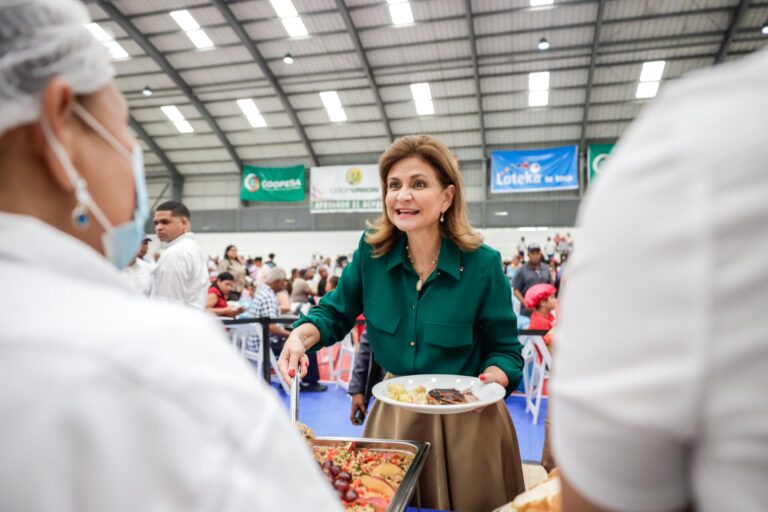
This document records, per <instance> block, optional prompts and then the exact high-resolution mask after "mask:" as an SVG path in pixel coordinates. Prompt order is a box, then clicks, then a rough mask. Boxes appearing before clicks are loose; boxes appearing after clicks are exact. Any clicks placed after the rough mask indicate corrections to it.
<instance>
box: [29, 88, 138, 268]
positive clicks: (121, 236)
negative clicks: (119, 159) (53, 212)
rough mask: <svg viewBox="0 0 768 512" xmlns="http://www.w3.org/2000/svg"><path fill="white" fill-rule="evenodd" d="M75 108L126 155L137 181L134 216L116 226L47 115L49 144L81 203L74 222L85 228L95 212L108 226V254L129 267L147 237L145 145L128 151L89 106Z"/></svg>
mask: <svg viewBox="0 0 768 512" xmlns="http://www.w3.org/2000/svg"><path fill="white" fill-rule="evenodd" d="M73 111H74V112H75V114H77V116H78V117H79V118H80V119H82V120H83V122H84V123H85V124H87V125H88V126H90V127H91V128H92V129H93V131H95V132H96V133H98V134H99V135H100V136H101V138H103V139H104V140H105V141H106V142H107V143H108V144H109V145H110V146H112V147H113V148H114V149H115V151H117V152H118V153H120V154H121V155H122V156H123V158H125V159H126V160H128V162H130V163H131V168H132V169H133V181H134V185H135V189H136V208H135V209H134V212H133V220H130V221H128V222H125V223H123V224H120V225H119V226H113V225H112V223H111V222H110V221H109V219H108V218H107V216H106V215H104V212H103V211H102V209H101V208H100V207H99V205H97V204H96V202H95V201H94V200H93V197H91V194H90V193H89V192H88V187H87V184H86V182H85V180H84V179H83V178H82V177H81V176H80V175H79V173H78V172H77V170H76V169H75V167H74V165H72V161H71V160H70V158H69V155H67V152H66V151H64V148H63V147H62V145H61V143H60V142H59V141H58V140H57V139H56V137H55V136H54V135H53V132H52V131H51V128H50V126H49V124H48V121H47V119H45V118H44V117H43V120H42V123H41V124H42V128H43V133H44V134H45V138H46V140H47V141H48V144H49V145H50V146H51V149H53V152H54V153H55V154H56V157H57V158H58V160H59V162H60V163H61V166H62V167H63V168H64V172H65V173H66V174H67V177H68V178H69V180H70V182H71V183H72V185H73V186H74V187H75V197H76V198H77V206H76V207H75V209H74V211H73V212H72V222H73V223H74V224H75V226H77V227H78V228H80V229H85V228H86V227H87V226H88V223H89V213H92V214H93V216H94V217H95V218H96V220H97V222H98V223H99V224H100V225H101V227H103V228H104V234H103V235H102V236H101V243H102V246H103V247H104V254H105V255H106V257H107V258H108V259H109V260H110V261H111V262H112V263H113V264H114V265H115V266H116V267H117V268H118V269H120V270H122V269H124V268H126V267H127V266H128V264H129V263H130V262H131V260H133V258H134V256H135V255H136V252H137V251H138V249H139V245H141V240H142V239H143V238H144V225H145V223H146V222H147V218H148V217H149V199H148V196H147V183H146V181H145V180H144V160H143V157H142V151H141V146H139V145H138V144H136V145H134V146H133V149H132V151H128V150H127V149H126V148H125V146H123V145H122V144H121V143H120V141H118V140H117V139H116V138H115V136H114V135H112V134H111V133H109V131H107V129H106V128H104V127H103V126H102V125H101V123H99V122H98V121H97V120H96V119H95V118H94V117H93V116H92V115H91V114H90V113H89V112H88V111H87V110H85V109H84V108H83V107H81V106H80V105H78V104H77V103H75V104H74V107H73Z"/></svg>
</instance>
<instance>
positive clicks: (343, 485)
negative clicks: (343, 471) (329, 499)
mask: <svg viewBox="0 0 768 512" xmlns="http://www.w3.org/2000/svg"><path fill="white" fill-rule="evenodd" d="M333 486H334V487H335V488H336V490H337V491H343V492H347V490H348V489H349V482H347V481H346V480H336V482H334V484H333Z"/></svg>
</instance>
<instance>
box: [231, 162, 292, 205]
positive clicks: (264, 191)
mask: <svg viewBox="0 0 768 512" xmlns="http://www.w3.org/2000/svg"><path fill="white" fill-rule="evenodd" d="M241 185H242V186H241V187H240V199H242V200H244V201H261V202H278V201H280V202H301V201H304V166H303V165H296V166H294V167H254V166H252V165H244V166H243V181H242V183H241Z"/></svg>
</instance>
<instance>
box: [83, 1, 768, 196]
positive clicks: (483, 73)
mask: <svg viewBox="0 0 768 512" xmlns="http://www.w3.org/2000/svg"><path fill="white" fill-rule="evenodd" d="M293 1H294V5H295V6H296V9H297V11H298V13H299V15H300V16H301V17H302V20H303V22H304V24H305V26H306V27H307V29H308V31H309V36H308V37H304V38H290V37H288V35H287V33H286V30H285V27H284V26H283V24H282V22H281V21H280V19H279V18H278V17H277V16H276V14H275V12H274V10H273V8H272V6H271V5H270V3H269V1H268V0H227V2H226V3H227V5H228V7H229V9H231V11H232V12H233V13H234V15H235V17H236V18H237V19H238V20H240V24H241V26H242V27H243V29H244V30H245V32H246V33H247V35H248V37H249V38H250V39H251V43H252V44H253V45H254V47H255V48H256V51H257V52H259V54H260V55H261V57H262V58H263V59H264V61H265V62H266V63H267V65H268V66H269V69H270V71H271V73H272V74H274V76H275V78H276V80H277V82H278V83H279V85H280V90H277V89H275V88H274V87H273V86H272V85H271V83H270V81H269V80H268V79H267V77H265V76H264V75H263V74H262V73H261V71H260V68H259V66H258V65H257V64H256V62H254V60H253V57H252V55H251V53H250V51H249V50H248V49H247V48H246V47H245V46H244V45H243V43H242V41H241V40H240V39H239V37H238V36H237V33H236V31H235V30H233V27H230V26H228V25H227V23H226V22H225V19H226V18H225V16H224V15H223V13H222V12H221V11H220V10H219V9H218V8H217V7H216V6H215V5H214V4H213V3H212V2H210V1H209V0H117V1H115V2H113V5H114V6H115V7H116V8H117V9H118V10H119V11H120V12H121V13H122V14H123V15H124V18H125V19H123V20H117V19H115V20H111V19H110V18H109V16H108V15H107V14H106V12H105V11H104V10H103V9H101V8H100V7H99V6H98V5H97V4H95V3H89V4H88V5H87V7H88V9H89V11H90V13H91V15H92V16H93V17H94V19H95V20H97V21H99V23H100V24H101V25H102V26H103V27H104V28H105V29H107V30H108V31H110V32H111V33H113V34H114V35H115V36H116V38H117V40H118V41H119V42H120V44H121V45H123V47H124V48H125V49H126V50H127V51H128V53H129V54H130V55H131V57H132V58H131V59H129V60H126V61H119V62H115V68H116V70H117V73H118V74H117V84H118V86H119V87H120V88H121V90H122V91H123V92H124V93H125V94H126V96H127V98H128V101H129V105H130V106H131V108H132V115H133V117H134V119H135V120H136V121H137V122H139V123H140V124H141V125H142V126H143V127H144V129H145V130H146V132H147V133H148V134H149V135H150V136H152V137H154V138H155V139H156V142H157V143H158V145H159V147H160V148H161V149H162V150H163V151H165V152H166V156H167V157H168V158H170V159H171V161H172V162H174V164H175V165H176V166H177V168H178V169H179V171H180V172H181V173H183V174H218V173H237V172H238V169H237V166H236V165H234V163H233V162H232V158H231V155H230V154H229V153H228V151H227V149H226V147H225V143H226V144H229V145H230V146H231V147H232V148H234V150H235V151H236V152H237V155H238V157H239V158H240V159H241V160H244V161H253V162H262V163H263V162H272V163H274V162H282V163H308V146H307V145H306V144H305V143H304V142H303V141H302V136H301V134H300V130H299V128H301V129H303V131H304V133H306V137H307V141H308V144H309V147H311V149H312V150H313V151H314V153H315V154H317V155H318V156H319V160H320V161H319V163H320V164H324V163H345V162H346V161H347V160H345V158H348V159H350V161H355V162H358V161H359V160H355V159H360V158H364V159H366V160H367V161H375V159H376V156H377V155H378V154H379V153H380V152H381V151H382V149H383V148H384V147H385V146H386V145H387V142H388V140H387V137H386V133H387V132H386V126H387V125H388V126H389V128H390V129H391V130H392V132H393V133H394V134H395V135H396V136H397V135H402V134H407V133H415V132H431V133H433V134H436V135H437V136H438V137H440V138H441V139H442V140H443V141H444V142H446V144H448V145H449V147H451V148H452V149H454V148H455V152H456V154H457V155H459V158H460V159H462V160H464V161H465V162H467V168H468V169H469V168H473V169H474V167H472V166H473V165H475V166H477V165H479V164H475V163H470V162H475V161H478V160H480V159H481V158H482V157H483V154H482V139H483V133H482V127H481V115H480V112H478V107H477V100H476V98H477V94H478V91H477V90H476V88H475V81H474V68H473V65H472V64H473V62H472V51H471V50H472V48H471V42H470V40H469V36H468V34H469V30H468V23H469V21H468V17H467V13H466V12H465V2H464V0H412V1H411V6H412V9H413V13H414V17H415V23H414V24H412V25H409V26H401V27H395V26H393V25H392V23H391V20H390V17H389V9H388V7H387V3H386V1H385V0H345V3H346V5H347V7H348V9H349V12H350V15H351V19H352V23H353V25H354V29H355V30H356V31H357V34H358V36H359V38H360V41H361V44H362V51H363V52H364V54H365V56H366V59H367V63H368V64H369V65H370V70H371V73H372V76H373V81H371V80H370V79H369V77H368V76H367V74H366V70H365V63H364V62H363V61H362V60H361V59H360V58H359V56H358V54H357V51H356V48H355V41H354V38H353V37H352V35H351V34H350V33H349V31H348V29H347V26H346V24H345V22H344V18H343V16H341V14H340V13H338V12H337V11H336V7H337V4H336V1H335V0H293ZM737 4H738V2H737V1H735V0H665V1H662V0H610V1H607V2H606V6H605V15H604V22H603V28H602V32H601V34H600V40H599V45H598V48H597V59H596V61H595V63H594V64H595V68H594V80H593V82H594V85H593V89H592V94H591V105H590V108H589V109H588V110H589V118H588V123H587V130H586V133H585V134H584V136H585V137H586V139H587V141H590V140H600V141H605V140H614V139H616V138H617V137H619V136H620V135H621V133H622V132H623V130H624V129H625V128H626V126H627V125H628V123H629V121H630V120H631V119H633V118H634V117H636V116H637V114H638V112H639V111H640V110H641V109H642V108H643V107H644V106H645V105H646V104H647V102H646V101H638V100H636V99H635V97H634V94H635V89H636V87H637V80H638V78H639V74H640V68H641V65H642V62H644V61H646V60H656V59H663V60H666V61H667V65H666V67H665V70H664V75H663V78H662V88H663V87H664V85H665V84H666V83H668V82H670V81H673V80H674V79H676V78H678V77H680V76H682V75H683V74H685V73H687V72H689V71H691V70H695V69H700V68H704V67H708V66H711V65H712V64H713V62H714V58H715V55H716V53H717V51H718V50H719V48H720V45H721V44H722V41H723V39H724V36H725V32H726V30H727V29H728V27H729V25H730V23H731V20H732V17H733V14H734V9H735V7H736V6H737ZM471 5H472V12H473V17H474V29H475V32H476V40H475V44H476V46H477V54H478V55H477V57H478V71H479V80H480V89H481V92H482V95H481V96H482V102H481V104H482V109H483V115H482V121H483V123H484V127H485V135H484V136H485V139H486V143H487V146H488V148H489V150H490V149H492V148H504V147H520V146H521V145H526V144H544V145H556V144H558V143H563V142H568V143H573V142H574V141H578V140H579V139H580V138H581V137H582V133H581V120H582V116H583V113H584V105H583V102H584V99H585V97H586V87H587V81H588V75H589V69H590V64H591V59H590V55H591V50H592V43H593V36H594V29H595V21H596V19H595V17H596V14H597V6H598V2H597V1H596V0H595V1H585V0H556V2H555V6H554V7H552V8H531V7H530V5H529V0H472V2H471ZM176 9H189V10H190V12H191V13H192V15H193V16H194V17H195V19H196V20H197V21H198V22H199V23H200V24H201V26H202V27H203V29H204V30H206V32H207V33H208V35H209V37H210V38H211V39H212V40H213V42H214V43H215V45H216V47H215V48H214V49H212V50H208V51H201V50H197V49H195V48H194V46H193V45H192V43H191V42H190V40H189V38H188V37H187V36H186V34H184V33H183V32H182V31H181V30H179V27H178V26H177V25H176V23H175V22H174V21H173V19H172V18H171V17H170V15H169V12H170V11H172V10H176ZM126 20H127V22H129V23H131V24H133V25H134V26H135V27H136V29H137V30H138V31H139V32H140V33H142V34H143V35H144V36H145V37H146V38H147V40H148V41H149V43H150V44H152V45H154V47H155V48H157V50H158V51H159V52H161V53H164V54H165V58H166V59H167V60H168V62H169V63H170V65H171V66H172V67H173V68H174V69H175V70H176V71H177V72H178V74H179V75H180V76H181V78H182V79H183V80H184V81H185V82H186V83H187V84H188V85H189V87H190V88H191V91H192V93H193V95H194V98H191V97H190V96H188V95H187V94H185V93H184V92H183V91H182V90H180V89H179V88H178V87H177V84H176V82H174V81H173V80H172V79H171V78H170V77H169V76H167V75H166V74H165V73H164V72H163V71H162V69H161V67H160V66H159V65H158V63H156V62H154V61H153V59H152V58H151V57H149V56H148V55H145V54H144V51H143V50H142V47H141V45H139V44H138V42H137V41H133V40H132V39H131V38H130V37H128V35H127V33H126V32H125V31H124V30H123V29H121V27H120V24H119V23H118V22H121V23H124V22H126ZM766 20H768V2H766V1H764V0H755V1H753V2H752V6H751V7H750V8H749V9H748V10H747V12H746V15H745V16H744V18H743V20H742V22H741V24H740V26H739V27H738V30H737V31H736V32H735V35H734V38H733V43H732V44H731V45H730V48H729V55H728V56H727V60H730V59H732V58H738V57H740V56H741V55H744V54H747V53H749V52H752V51H754V50H756V49H759V48H762V47H764V46H765V45H766V42H768V38H766V37H764V36H761V35H760V33H759V27H760V25H762V23H764V22H765V21H766ZM542 37H546V38H547V39H548V40H549V42H550V44H551V47H550V49H549V50H547V51H545V52H542V51H539V50H537V48H536V45H537V43H538V41H539V39H540V38H542ZM287 53H291V55H292V56H293V57H294V59H295V61H294V63H293V64H290V65H289V64H285V63H284V62H283V60H282V59H283V57H284V56H285V55H286V54H287ZM534 71H550V73H551V74H550V87H551V90H550V95H549V99H550V102H549V105H548V106H547V107H545V108H536V109H531V108H529V107H528V93H527V88H528V73H531V72H534ZM422 81H426V82H429V83H430V88H431V91H432V96H433V102H434V106H435V115H434V116H427V117H419V116H417V115H416V110H415V105H414V103H413V98H412V97H411V91H410V87H409V85H410V84H411V83H416V82H422ZM146 86H149V87H150V88H151V89H153V90H154V91H155V94H154V95H153V96H149V97H147V96H144V95H142V90H143V89H144V87H146ZM324 90H338V92H339V96H340V98H341V101H342V105H343V106H344V108H345V111H346V113H347V116H348V121H347V122H346V123H331V122H330V121H329V119H328V115H327V113H326V112H325V110H324V108H323V107H322V104H321V102H320V99H319V97H318V94H317V93H318V92H320V91H324ZM376 91H378V94H379V95H380V97H381V99H382V102H383V108H384V113H385V118H382V115H381V112H380V107H379V105H378V104H377V102H378V100H377V94H376ZM281 95H284V96H283V98H282V99H281ZM240 98H253V99H254V101H255V102H256V104H257V106H258V107H259V109H260V111H261V112H262V114H263V115H264V117H265V119H266V120H267V122H268V127H267V128H259V129H254V128H251V127H250V125H249V124H248V122H247V120H246V119H245V117H244V116H243V114H242V113H241V112H240V111H239V109H238V108H237V105H236V104H235V101H236V100H237V99H240ZM198 100H199V101H201V102H202V104H203V105H204V109H205V110H206V112H205V114H206V115H207V114H210V116H211V120H206V119H205V116H204V115H203V114H204V112H200V111H198V109H196V108H195V107H194V106H193V103H194V102H195V101H198ZM284 101H287V102H288V105H289V106H290V108H291V109H292V110H293V111H294V112H295V115H296V116H297V118H298V120H299V123H301V126H300V127H299V126H295V125H293V123H292V122H291V116H290V115H289V112H287V111H286V109H285V106H284ZM165 104H175V105H177V106H179V108H180V109H181V111H182V112H183V113H184V114H185V116H187V117H188V119H189V122H190V123H191V124H192V126H193V128H194V130H195V132H194V133H192V134H180V133H178V132H177V131H176V129H175V128H174V126H173V125H172V124H171V123H170V122H169V121H168V120H167V119H166V118H165V116H164V115H163V114H162V112H161V111H160V109H159V107H160V106H162V105H165ZM210 121H212V122H213V123H214V124H211V122H210ZM214 126H215V127H217V128H218V129H220V130H222V131H223V133H224V137H225V141H222V139H220V138H219V137H218V136H217V135H216V134H215V133H214ZM144 147H145V148H146V145H145V146H144ZM145 160H146V162H147V169H148V173H149V174H150V175H152V176H157V175H158V172H159V171H161V170H162V164H161V161H160V159H159V158H158V157H157V155H152V154H147V155H146V158H145ZM470 174H471V176H472V177H471V178H468V182H469V181H470V180H473V181H472V183H468V185H469V189H472V187H475V188H476V189H477V190H476V193H477V195H478V198H481V197H484V196H482V195H481V194H482V193H483V190H482V172H481V169H480V167H478V168H477V169H476V170H475V171H474V172H473V173H470ZM468 176H469V175H468ZM234 183H236V181H235V182H234ZM472 190H474V189H472Z"/></svg>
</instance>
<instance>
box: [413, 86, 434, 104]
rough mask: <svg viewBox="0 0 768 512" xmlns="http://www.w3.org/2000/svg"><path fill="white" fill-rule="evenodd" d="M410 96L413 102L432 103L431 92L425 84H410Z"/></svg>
mask: <svg viewBox="0 0 768 512" xmlns="http://www.w3.org/2000/svg"><path fill="white" fill-rule="evenodd" d="M411 94H412V95H413V100H414V101H416V102H420V101H432V91H431V90H430V88H429V83H427V82H421V83H418V84H411Z"/></svg>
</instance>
